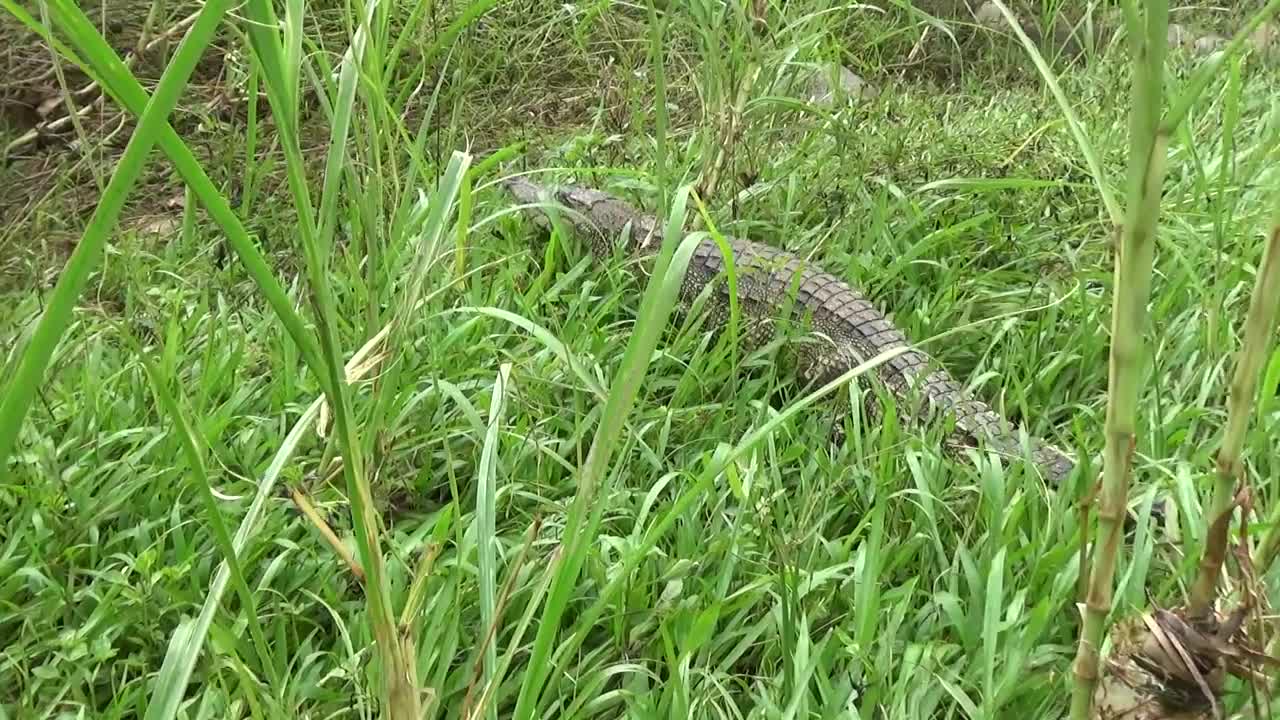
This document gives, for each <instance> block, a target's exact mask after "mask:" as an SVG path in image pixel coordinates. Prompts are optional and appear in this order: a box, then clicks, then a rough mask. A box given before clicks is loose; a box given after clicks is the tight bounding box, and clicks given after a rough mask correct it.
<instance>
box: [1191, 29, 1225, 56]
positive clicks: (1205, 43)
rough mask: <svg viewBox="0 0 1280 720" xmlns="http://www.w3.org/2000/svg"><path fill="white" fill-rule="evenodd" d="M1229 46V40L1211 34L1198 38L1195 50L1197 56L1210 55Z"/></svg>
mask: <svg viewBox="0 0 1280 720" xmlns="http://www.w3.org/2000/svg"><path fill="white" fill-rule="evenodd" d="M1226 46H1227V39H1226V38H1224V37H1222V36H1221V35H1214V34H1212V33H1210V34H1209V35H1205V36H1204V37H1201V38H1196V43H1195V50H1196V54H1197V55H1208V54H1210V53H1215V52H1217V51H1219V50H1221V49H1222V48H1224V47H1226Z"/></svg>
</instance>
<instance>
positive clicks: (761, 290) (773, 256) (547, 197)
mask: <svg viewBox="0 0 1280 720" xmlns="http://www.w3.org/2000/svg"><path fill="white" fill-rule="evenodd" d="M503 184H504V185H505V187H506V188H507V190H508V191H509V192H510V193H511V194H512V195H513V196H515V198H516V199H517V200H519V201H520V202H521V203H522V204H529V203H548V202H549V203H553V204H554V205H555V206H556V211H557V212H558V214H559V217H560V219H561V221H562V222H564V223H565V225H566V226H568V227H569V228H571V229H573V230H574V231H576V232H578V233H581V234H583V235H586V239H587V240H588V242H589V245H590V247H591V252H592V254H593V255H594V256H595V257H596V258H598V259H601V260H603V259H608V258H609V257H611V256H612V253H613V252H614V249H615V247H616V246H617V243H618V242H621V243H622V246H623V247H622V249H623V252H624V254H625V255H627V256H629V257H636V258H644V257H651V256H653V255H654V254H656V252H657V250H658V248H659V247H661V245H662V227H661V225H660V223H659V221H658V219H657V218H655V217H653V216H650V215H644V214H641V213H640V212H639V211H638V210H637V209H636V208H634V207H632V206H631V205H629V204H627V203H625V202H623V201H622V200H620V199H618V198H616V197H614V196H612V195H609V194H607V193H604V192H600V191H598V190H593V189H590V188H584V187H579V186H573V185H564V186H559V187H556V188H554V189H548V188H544V187H542V186H540V185H537V184H535V183H533V182H530V181H528V180H526V179H524V178H520V177H516V178H510V179H507V180H505V181H504V183H503ZM527 209H528V210H530V211H531V213H532V215H533V217H534V219H535V221H536V222H537V223H538V224H539V225H540V226H541V227H543V228H547V227H550V221H549V219H548V217H547V215H546V214H545V210H544V208H527ZM725 239H726V240H727V241H728V243H729V246H730V247H731V248H732V250H733V258H734V264H735V270H736V272H737V286H738V303H739V308H740V313H741V317H742V319H743V321H744V323H745V327H744V328H743V330H744V332H743V334H742V336H741V337H742V339H743V342H744V345H745V346H746V347H748V348H749V347H754V346H757V345H758V343H760V342H763V341H765V340H767V339H768V338H769V337H770V336H771V334H772V321H774V320H775V319H778V317H779V315H780V313H781V312H783V311H784V310H785V308H786V307H787V306H788V303H789V301H790V299H791V297H792V295H791V292H792V290H793V289H794V292H795V294H794V302H792V303H791V304H790V305H791V308H792V317H793V318H794V319H796V320H803V319H805V318H807V319H808V326H807V327H808V328H809V329H810V333H809V337H808V338H806V341H805V342H801V343H796V344H795V345H794V347H793V348H792V349H793V350H794V352H795V354H796V358H797V360H798V361H799V375H800V379H801V380H802V381H803V382H804V383H806V384H807V385H809V386H811V387H812V386H817V385H821V384H824V383H826V382H829V381H830V380H833V379H835V378H836V377H839V376H840V375H841V374H843V373H845V372H847V371H848V370H850V369H852V368H854V367H856V366H857V365H859V364H861V363H863V362H865V361H867V360H869V359H871V358H873V357H875V356H876V355H878V354H880V353H882V352H885V351H888V350H894V349H899V348H904V347H905V348H907V349H906V350H905V352H903V353H902V354H899V355H897V356H896V357H892V358H890V359H889V360H888V361H886V362H884V363H882V364H881V365H879V366H878V367H877V368H876V369H875V371H874V373H875V378H876V379H877V380H879V381H880V383H881V384H882V385H883V387H884V388H885V389H887V390H888V393H889V394H890V395H891V396H892V397H893V398H894V400H895V402H896V403H897V404H898V406H899V407H901V408H904V410H905V411H904V412H903V415H904V416H906V417H908V418H912V419H914V420H915V421H917V422H920V423H924V422H931V421H937V420H941V419H943V417H944V416H948V415H949V416H950V417H951V418H952V419H954V421H955V423H954V428H953V429H952V431H951V434H950V436H949V437H948V438H947V443H946V444H947V447H948V448H949V449H950V450H952V451H958V450H962V449H963V448H967V447H976V446H978V445H979V443H982V444H983V445H984V446H985V447H986V449H988V450H993V451H995V452H997V453H999V454H1001V455H1003V456H1005V457H1006V459H1016V458H1018V457H1022V449H1021V448H1022V446H1021V443H1020V442H1019V441H1018V436H1017V433H1016V432H1015V431H1013V430H1012V429H1011V428H1010V427H1009V424H1008V423H1007V422H1006V421H1005V419H1004V418H1002V417H1000V416H999V415H998V414H996V413H995V412H994V411H993V410H992V409H991V408H990V407H988V406H987V405H986V404H985V403H983V402H982V401H980V400H976V399H973V398H969V397H966V396H965V393H964V390H963V388H961V386H960V385H959V384H958V383H957V382H956V381H955V380H954V379H953V378H952V377H951V375H950V374H948V373H947V371H946V370H945V369H942V368H939V367H938V366H937V364H936V363H935V362H933V361H932V360H931V359H930V358H929V356H927V355H925V354H924V353H923V352H921V351H919V350H917V349H915V348H911V347H910V346H909V344H908V342H907V338H906V337H905V336H904V335H903V334H902V332H901V331H900V330H898V329H897V328H896V327H894V325H893V323H891V322H890V321H889V320H888V319H886V318H885V317H884V315H882V314H881V313H880V312H879V311H878V310H876V308H875V307H874V306H873V305H872V304H871V302H870V301H868V300H867V299H866V298H865V297H863V296H862V295H861V294H860V293H859V292H858V291H856V290H854V289H853V288H852V287H850V286H849V284H847V283H845V282H844V281H843V280H841V279H840V278H838V277H835V276H834V275H831V274H829V273H826V272H823V271H822V269H821V268H818V267H816V266H814V265H813V264H811V263H809V262H807V261H805V260H803V259H802V258H799V257H796V256H795V255H792V254H790V253H787V252H785V251H782V250H779V249H777V248H773V247H770V246H767V245H762V244H760V243H756V242H752V241H750V240H744V239H739V238H732V237H726V238H725ZM724 270H725V262H724V257H723V256H722V255H721V253H720V247H719V245H717V244H716V243H715V241H713V240H711V239H710V238H708V239H706V240H703V241H702V242H701V243H700V244H699V245H698V246H697V248H696V249H695V250H694V254H693V259H692V260H691V261H690V263H689V268H688V270H687V272H686V274H685V280H684V285H683V287H682V288H681V298H680V300H681V304H682V306H683V308H684V309H685V310H687V309H688V308H689V307H690V304H691V303H692V302H693V301H694V299H695V298H697V297H698V295H699V294H701V293H702V292H703V291H704V289H706V288H707V286H708V285H714V290H713V291H712V292H710V293H709V297H708V298H707V301H706V304H705V306H704V311H705V312H708V313H710V314H711V317H710V320H711V322H710V327H712V328H713V332H714V331H718V330H720V329H723V327H724V325H725V323H726V321H727V319H728V317H729V295H728V284H727V282H726V281H725V275H724V272H723V271H724ZM867 395H868V401H869V402H868V405H867V409H868V411H869V412H870V413H871V414H872V415H873V416H875V415H877V414H878V408H877V406H876V405H875V404H874V400H875V394H874V393H867ZM921 404H922V405H924V407H925V412H923V413H920V412H915V411H914V410H917V409H919V407H920V405H921ZM1029 443H1030V450H1031V459H1032V461H1033V462H1034V463H1035V465H1036V467H1037V468H1038V469H1039V470H1040V472H1041V474H1042V476H1043V477H1044V478H1045V480H1047V481H1048V482H1049V483H1050V484H1051V485H1053V486H1057V485H1059V484H1060V483H1061V482H1062V481H1063V480H1065V479H1066V478H1067V477H1068V476H1069V475H1070V473H1071V471H1072V469H1073V467H1074V466H1075V463H1074V461H1073V460H1072V459H1071V458H1070V457H1068V456H1067V455H1066V454H1065V453H1063V452H1062V451H1060V450H1058V449H1056V448H1054V447H1051V446H1049V445H1046V444H1044V443H1042V442H1040V441H1038V440H1036V439H1034V438H1030V439H1029ZM956 454H963V453H956Z"/></svg>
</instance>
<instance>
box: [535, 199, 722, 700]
mask: <svg viewBox="0 0 1280 720" xmlns="http://www.w3.org/2000/svg"><path fill="white" fill-rule="evenodd" d="M690 191H691V188H690V187H689V186H687V185H686V186H683V187H681V188H680V190H679V191H678V192H677V193H676V195H675V199H674V202H673V203H672V207H671V210H670V215H669V216H668V222H667V232H666V234H665V235H664V237H663V242H662V249H661V251H660V252H659V254H658V258H657V261H656V262H655V264H654V269H653V274H652V275H651V276H650V279H649V282H648V284H647V285H646V287H645V292H644V297H643V299H642V300H641V304H640V312H639V315H638V317H637V318H636V323H635V327H634V328H633V330H632V335H631V339H630V341H629V342H628V343H627V349H626V351H625V352H624V354H623V358H622V365H621V367H620V368H619V370H618V374H617V375H616V376H615V378H614V381H613V385H612V387H611V388H610V389H609V396H608V398H607V399H606V400H605V405H604V410H603V412H602V414H601V419H600V425H599V426H598V427H597V429H596V434H595V437H594V438H593V439H592V442H591V449H590V450H589V451H588V452H587V459H586V462H585V463H584V465H583V467H582V470H581V471H580V474H579V477H578V491H577V494H576V495H575V496H574V499H573V504H572V505H571V506H570V508H569V514H568V517H567V518H566V520H565V528H564V538H563V539H562V540H561V547H562V548H563V552H564V558H563V562H562V564H561V565H559V566H558V567H557V568H556V573H555V576H554V578H553V579H552V582H551V589H550V590H549V591H548V597H547V604H546V607H545V610H544V611H543V614H542V620H541V622H540V623H539V626H538V632H537V634H536V636H535V637H534V641H533V649H532V650H531V651H530V657H529V664H528V668H529V669H528V671H527V672H526V674H525V676H524V679H523V681H522V682H521V685H520V692H519V695H518V696H517V700H516V708H515V713H514V717H515V718H516V719H517V720H532V718H533V716H534V714H535V712H536V707H537V703H538V699H539V696H540V694H541V692H542V688H543V684H544V683H545V682H546V678H547V675H548V672H549V670H550V663H549V662H548V660H549V659H550V654H551V644H552V642H553V641H554V639H555V637H556V635H557V634H558V633H559V631H560V621H561V618H562V616H563V614H564V611H565V607H566V605H567V603H568V601H569V594H570V593H571V592H572V591H573V588H574V586H575V584H576V583H577V580H578V572H579V571H580V570H581V568H582V563H583V560H584V558H585V554H586V549H587V547H588V544H589V542H590V535H589V533H588V532H587V531H588V530H589V528H588V526H587V518H588V516H589V515H590V514H592V505H593V503H594V500H595V492H596V489H597V485H598V483H599V482H600V481H601V480H602V479H603V478H604V475H605V470H606V469H607V467H608V464H609V460H610V458H611V456H612V454H613V449H614V446H615V445H616V444H617V442H618V435H619V434H620V431H621V430H622V426H623V423H624V422H625V421H626V418H627V415H628V414H629V413H630V411H631V407H632V405H633V404H634V402H635V398H636V395H637V394H638V392H639V390H640V383H641V382H642V381H643V380H644V377H645V373H646V371H647V370H648V368H649V363H650V361H651V360H652V358H653V351H654V349H655V348H656V347H657V343H658V338H659V336H660V335H661V333H662V330H663V328H664V327H666V324H667V321H668V318H669V317H670V315H671V311H672V310H673V309H674V307H675V303H676V299H677V296H678V294H679V289H680V283H681V282H683V279H684V274H685V271H686V270H687V269H688V263H689V260H690V258H691V257H692V253H693V248H694V247H696V242H694V238H695V237H696V235H691V236H689V237H688V238H686V239H685V240H684V241H683V242H681V241H680V240H679V239H678V238H680V237H681V233H680V228H681V227H682V226H683V224H684V216H685V206H686V204H687V202H688V198H689V193H690Z"/></svg>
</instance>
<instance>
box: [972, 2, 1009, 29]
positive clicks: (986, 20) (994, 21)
mask: <svg viewBox="0 0 1280 720" xmlns="http://www.w3.org/2000/svg"><path fill="white" fill-rule="evenodd" d="M1014 17H1017V16H1014ZM973 19H974V21H975V22H977V23H978V24H979V25H981V26H982V27H985V28H992V29H998V28H1001V27H1004V26H1005V24H1006V23H1005V19H1004V13H1002V12H1000V8H998V7H996V4H995V3H993V2H985V3H983V4H982V7H980V8H978V11H977V12H975V13H974V14H973Z"/></svg>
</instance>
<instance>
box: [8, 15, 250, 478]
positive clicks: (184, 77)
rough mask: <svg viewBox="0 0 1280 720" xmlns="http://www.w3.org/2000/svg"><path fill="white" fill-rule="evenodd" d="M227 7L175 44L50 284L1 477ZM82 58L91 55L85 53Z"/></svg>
mask: <svg viewBox="0 0 1280 720" xmlns="http://www.w3.org/2000/svg"><path fill="white" fill-rule="evenodd" d="M65 1H66V0H62V2H65ZM56 2H57V0H55V3H56ZM229 6H230V3H229V2H227V0H210V2H208V3H206V4H205V6H204V8H203V9H202V10H201V11H200V16H199V17H198V18H197V19H196V21H195V23H194V24H192V26H191V29H190V30H189V31H188V32H187V35H186V37H185V38H183V40H182V43H181V44H180V45H179V46H178V50H177V52H176V53H175V54H174V57H173V60H172V61H171V62H170V63H169V65H168V67H166V68H165V70H164V74H163V75H161V77H160V82H159V84H158V85H157V86H156V93H155V95H154V96H153V97H152V98H151V99H150V100H149V101H148V102H147V104H146V108H145V109H144V110H143V111H142V114H141V116H140V118H139V121H138V126H137V128H136V129H135V130H134V132H133V135H132V136H131V137H130V138H129V143H128V145H127V146H126V147H125V150H124V154H123V155H122V156H121V157H120V161H119V163H117V164H116V168H115V171H114V172H113V173H112V175H111V180H110V181H109V182H108V183H107V187H106V189H105V190H104V191H103V193H102V197H101V198H100V199H99V201H98V206H97V207H96V208H95V209H94V211H93V215H92V216H91V217H90V218H89V223H88V225H87V226H86V227H85V229H84V232H83V233H81V235H80V240H79V242H78V243H77V244H76V248H75V250H74V251H73V252H72V254H71V259H70V260H68V261H67V265H66V268H65V269H64V270H63V272H62V275H61V276H59V278H58V283H57V285H56V286H54V289H53V294H52V295H51V296H50V298H49V303H48V305H47V306H46V307H45V311H44V313H42V314H41V316H40V321H39V323H38V324H37V325H36V329H35V332H34V333H33V334H32V336H31V340H30V343H29V344H28V345H27V348H26V350H25V351H24V352H23V353H22V359H21V360H20V361H19V363H18V368H17V371H16V372H15V373H14V377H13V378H11V379H10V380H9V381H8V382H7V384H6V385H5V386H4V398H3V399H2V400H0V478H5V477H7V476H8V461H9V455H10V454H11V453H12V452H13V448H14V444H15V443H16V442H17V438H18V432H19V431H20V430H21V428H22V425H23V422H24V421H25V419H26V416H27V410H28V409H30V407H31V402H32V400H33V399H34V397H35V393H36V388H37V387H39V386H40V383H41V381H42V379H43V378H44V372H45V368H46V367H47V366H48V364H49V359H50V358H51V357H52V356H53V351H54V349H55V348H56V347H57V345H58V341H59V340H60V339H61V338H62V334H63V333H64V332H65V331H66V329H67V324H68V323H69V322H70V320H71V312H72V310H73V309H74V308H75V303H76V300H77V299H78V298H79V297H80V293H81V291H82V290H83V289H84V286H85V283H86V282H88V279H89V274H90V273H91V272H93V269H94V268H95V267H96V266H97V264H98V262H99V261H100V260H101V259H102V252H103V248H105V246H106V244H107V238H108V237H109V236H110V234H111V232H112V230H113V229H114V228H115V224H116V220H117V219H118V218H119V216H120V210H121V209H122V208H123V207H124V203H125V200H127V199H128V197H129V194H130V193H131V192H132V191H133V187H134V185H136V184H137V182H138V178H139V176H140V175H141V174H142V168H143V167H144V165H145V164H146V160H147V157H148V155H150V154H151V149H152V147H153V146H154V145H155V143H156V140H157V138H158V137H159V134H160V131H161V129H162V128H163V127H164V126H165V125H166V124H167V119H168V117H169V114H170V113H171V112H173V108H174V107H175V106H176V105H177V104H178V98H179V97H181V96H182V91H183V88H185V87H186V85H187V81H188V80H189V79H190V78H191V73H192V71H193V70H195V66H196V63H197V62H199V61H200V57H201V56H202V55H203V54H204V50H205V48H206V47H208V45H209V42H210V41H211V40H213V35H214V32H215V31H216V30H217V28H218V25H219V23H221V22H222V18H223V16H224V15H225V14H226V12H227V10H228V8H229ZM63 30H64V31H65V32H66V33H67V34H68V35H70V36H71V38H72V40H73V42H74V43H75V44H76V45H79V46H81V47H82V48H83V47H84V46H85V45H86V44H87V43H89V42H91V40H90V39H89V38H85V37H82V36H83V35H84V34H85V32H86V31H85V29H84V28H83V27H74V26H73V27H64V28H63ZM95 34H96V33H95ZM82 52H83V49H82ZM86 57H92V56H91V55H89V54H88V53H86Z"/></svg>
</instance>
